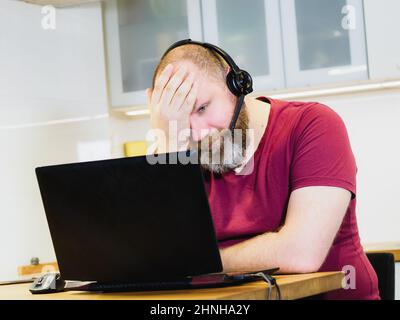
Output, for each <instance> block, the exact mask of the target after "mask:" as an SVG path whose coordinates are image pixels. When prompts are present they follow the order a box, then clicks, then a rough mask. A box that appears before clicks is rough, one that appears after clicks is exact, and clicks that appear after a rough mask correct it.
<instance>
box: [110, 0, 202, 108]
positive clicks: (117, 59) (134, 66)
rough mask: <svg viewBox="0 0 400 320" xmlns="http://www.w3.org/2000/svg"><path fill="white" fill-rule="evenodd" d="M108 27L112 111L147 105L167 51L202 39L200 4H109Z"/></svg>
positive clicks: (149, 0)
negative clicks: (183, 42)
mask: <svg viewBox="0 0 400 320" xmlns="http://www.w3.org/2000/svg"><path fill="white" fill-rule="evenodd" d="M105 23H106V25H105V30H106V45H107V58H108V59H107V60H108V61H107V62H108V83H109V92H110V96H111V104H112V107H128V106H135V105H143V104H145V103H146V94H145V89H146V88H148V87H149V86H150V85H151V80H152V75H153V71H154V69H155V67H156V65H157V63H158V61H159V59H160V58H161V56H162V54H163V53H164V51H165V50H166V49H167V48H168V47H169V46H170V45H171V44H172V43H173V42H175V41H178V40H182V39H186V38H189V37H190V38H192V39H194V40H200V41H201V39H202V34H201V13H200V3H199V1H198V0H174V1H165V0H112V1H106V2H105Z"/></svg>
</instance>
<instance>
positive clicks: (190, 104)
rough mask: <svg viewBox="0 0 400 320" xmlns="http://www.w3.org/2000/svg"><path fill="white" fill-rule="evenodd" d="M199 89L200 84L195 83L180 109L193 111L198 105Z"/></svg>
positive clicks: (184, 111)
mask: <svg viewBox="0 0 400 320" xmlns="http://www.w3.org/2000/svg"><path fill="white" fill-rule="evenodd" d="M197 91H198V85H197V84H196V83H194V84H193V85H192V88H191V89H190V91H189V93H188V95H187V96H186V99H185V101H184V102H183V105H182V107H181V109H180V111H181V112H183V113H186V114H190V113H191V112H192V111H193V109H194V107H195V105H196V99H197Z"/></svg>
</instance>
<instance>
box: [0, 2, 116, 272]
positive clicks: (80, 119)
mask: <svg viewBox="0 0 400 320" xmlns="http://www.w3.org/2000/svg"><path fill="white" fill-rule="evenodd" d="M40 10H41V7H40V6H34V5H28V4H25V3H22V2H18V1H13V0H0V64H1V72H0V148H1V156H0V177H1V179H0V225H1V232H0V254H1V263H0V280H4V279H13V278H16V269H17V266H19V265H24V264H29V262H30V258H31V257H33V256H36V257H39V258H40V260H41V261H42V262H47V261H54V260H55V256H54V251H53V247H52V243H51V239H50V234H49V231H48V227H47V222H46V219H45V214H44V210H43V206H42V202H41V198H40V194H39V190H38V186H37V182H36V178H35V174H34V168H35V167H36V166H42V165H47V164H56V163H64V162H75V161H80V160H89V159H95V158H105V157H109V156H110V150H111V148H110V137H109V121H108V114H107V96H106V81H105V70H104V69H105V65H104V55H103V35H102V18H101V8H100V5H99V4H91V5H85V6H81V7H73V8H63V9H59V10H57V13H56V30H44V29H42V27H41V19H42V18H43V15H42V14H41V11H40Z"/></svg>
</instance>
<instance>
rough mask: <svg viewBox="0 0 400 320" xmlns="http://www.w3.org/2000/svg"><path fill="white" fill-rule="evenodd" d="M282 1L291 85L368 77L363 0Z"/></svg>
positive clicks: (287, 72)
mask: <svg viewBox="0 0 400 320" xmlns="http://www.w3.org/2000/svg"><path fill="white" fill-rule="evenodd" d="M280 3H281V15H282V32H283V43H284V51H285V53H286V54H285V67H286V80H287V86H288V87H300V86H311V85H318V84H323V83H335V82H343V81H353V80H360V79H367V78H368V69H367V59H366V46H365V35H364V19H363V4H362V0H285V1H281V2H280Z"/></svg>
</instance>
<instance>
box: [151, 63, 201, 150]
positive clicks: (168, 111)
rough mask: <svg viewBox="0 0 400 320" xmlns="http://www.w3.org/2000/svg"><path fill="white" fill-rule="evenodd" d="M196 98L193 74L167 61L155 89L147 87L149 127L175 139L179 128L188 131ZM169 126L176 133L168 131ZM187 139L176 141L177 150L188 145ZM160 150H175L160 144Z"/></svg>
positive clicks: (179, 130) (183, 67)
mask: <svg viewBox="0 0 400 320" xmlns="http://www.w3.org/2000/svg"><path fill="white" fill-rule="evenodd" d="M196 98H197V85H196V83H195V74H194V73H193V72H189V71H188V70H187V68H186V67H185V66H180V67H178V68H176V69H175V68H174V66H173V65H171V64H169V65H168V66H167V67H166V68H165V69H164V70H163V71H162V72H161V74H160V75H159V76H158V77H157V79H156V82H155V85H154V89H153V90H151V89H148V90H147V103H148V105H149V108H150V118H151V125H152V128H153V129H161V130H163V131H164V133H165V134H166V136H167V138H170V139H175V140H176V141H177V140H178V137H179V133H180V132H181V131H182V130H187V131H188V132H190V131H189V130H190V121H189V116H190V114H191V112H192V110H193V108H194V107H195V103H196ZM171 125H172V127H174V128H176V129H177V130H175V131H176V132H170V131H171V130H170V128H171ZM189 136H190V135H189ZM188 138H189V137H188ZM188 138H187V141H177V147H178V150H179V149H183V148H184V147H185V146H187V143H188ZM167 144H168V143H167ZM160 149H161V150H162V151H163V152H172V151H176V150H171V148H169V147H168V146H167V145H165V146H159V148H158V150H159V151H160ZM163 149H165V150H163Z"/></svg>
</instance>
